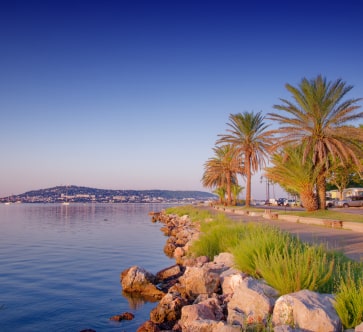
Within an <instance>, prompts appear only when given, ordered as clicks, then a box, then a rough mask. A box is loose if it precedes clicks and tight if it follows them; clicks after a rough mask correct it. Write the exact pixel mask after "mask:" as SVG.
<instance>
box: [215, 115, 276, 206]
mask: <svg viewBox="0 0 363 332" xmlns="http://www.w3.org/2000/svg"><path fill="white" fill-rule="evenodd" d="M229 120H230V122H229V123H227V125H228V127H229V128H228V129H227V134H223V135H218V136H220V137H221V138H220V139H219V140H218V141H217V143H228V144H232V146H234V147H235V149H236V151H237V153H239V154H240V155H242V157H243V161H244V165H243V169H244V173H245V175H246V206H250V204H251V178H252V174H253V173H254V172H256V171H257V170H259V169H261V168H262V167H264V166H265V164H266V159H267V158H268V150H269V148H270V144H271V139H272V136H271V135H270V134H267V131H266V129H267V127H268V125H265V123H264V117H263V116H262V114H261V112H258V113H256V114H255V113H254V112H243V113H237V114H230V116H229Z"/></svg>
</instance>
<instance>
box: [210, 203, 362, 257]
mask: <svg viewBox="0 0 363 332" xmlns="http://www.w3.org/2000/svg"><path fill="white" fill-rule="evenodd" d="M203 208H205V209H208V210H210V211H211V212H212V213H224V214H226V215H227V216H228V218H230V219H232V220H235V221H239V222H256V223H263V224H268V225H272V226H276V227H278V228H280V229H281V230H283V231H286V232H289V233H290V234H292V235H295V236H297V237H298V238H299V239H300V240H302V241H304V242H307V243H310V244H324V245H326V247H327V248H328V249H331V250H337V251H340V252H343V253H344V254H345V255H346V256H347V257H349V258H351V259H353V260H355V261H359V262H363V232H356V231H352V230H346V229H336V228H328V227H324V226H321V225H315V224H303V223H296V222H288V221H283V220H279V219H266V218H263V217H262V216H249V215H238V214H236V213H233V212H231V211H228V210H227V211H223V210H220V209H218V210H217V209H215V208H213V207H209V206H208V207H207V206H206V207H203ZM276 212H278V211H276Z"/></svg>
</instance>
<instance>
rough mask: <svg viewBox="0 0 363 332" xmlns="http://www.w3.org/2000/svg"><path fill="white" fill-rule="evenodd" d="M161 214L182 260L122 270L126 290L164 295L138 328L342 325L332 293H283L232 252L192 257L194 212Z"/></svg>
mask: <svg viewBox="0 0 363 332" xmlns="http://www.w3.org/2000/svg"><path fill="white" fill-rule="evenodd" d="M158 219H159V220H160V221H161V222H162V223H163V224H164V226H163V227H162V230H163V231H164V233H165V234H167V235H168V240H167V243H166V245H165V248H164V251H165V252H166V253H167V254H168V255H169V256H172V257H174V258H175V260H176V265H174V266H171V267H169V268H166V269H164V270H162V271H160V272H158V273H157V275H155V276H154V275H152V274H151V273H149V272H147V271H145V270H144V269H142V268H140V267H137V266H133V267H131V268H129V269H127V270H125V271H123V272H122V274H121V283H122V287H123V291H124V292H136V293H138V294H140V295H143V296H146V297H153V298H156V299H160V301H159V303H158V305H157V306H156V307H155V308H154V309H153V310H152V311H151V313H150V320H148V321H147V322H145V323H144V324H142V325H141V326H140V327H139V329H138V330H137V331H138V332H152V331H155V332H156V331H174V332H177V331H187V332H193V331H198V332H204V331H205V332H234V331H236V332H237V331H241V330H246V329H248V330H251V331H252V330H254V328H256V329H257V330H268V331H276V332H280V331H296V332H298V331H305V332H306V331H316V332H320V331H321V332H326V331H331V332H333V331H342V324H341V321H340V319H339V317H338V315H337V313H336V311H335V309H334V307H333V303H334V298H333V296H332V295H330V294H319V293H315V292H312V291H308V290H303V291H300V292H297V293H293V294H288V295H284V296H279V294H278V292H277V291H276V290H275V289H274V288H272V287H270V286H269V285H267V284H266V283H265V282H264V281H261V280H256V279H254V278H252V277H250V276H248V275H247V274H245V273H243V272H240V271H238V270H236V269H235V268H234V263H233V256H232V255H231V254H229V253H222V254H220V255H218V256H216V257H214V260H213V261H209V259H208V258H207V257H197V258H190V257H187V256H186V254H187V252H188V248H189V246H190V244H191V242H192V241H193V240H194V239H196V238H197V237H198V235H199V227H198V225H197V224H195V223H192V222H191V221H190V219H189V218H188V216H183V217H178V216H175V215H166V214H165V213H161V214H160V215H159V216H158Z"/></svg>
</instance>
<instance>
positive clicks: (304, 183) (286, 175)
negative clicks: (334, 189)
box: [265, 146, 320, 211]
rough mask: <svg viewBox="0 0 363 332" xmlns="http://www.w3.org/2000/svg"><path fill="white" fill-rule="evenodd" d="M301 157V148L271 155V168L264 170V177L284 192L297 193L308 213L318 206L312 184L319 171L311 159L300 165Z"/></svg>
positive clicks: (292, 148) (290, 148) (293, 148)
mask: <svg viewBox="0 0 363 332" xmlns="http://www.w3.org/2000/svg"><path fill="white" fill-rule="evenodd" d="M302 155H303V148H302V147H301V146H300V147H298V148H295V147H292V146H290V147H286V148H285V149H284V150H283V151H279V152H278V153H275V154H273V155H272V158H271V163H272V165H273V166H271V167H267V168H265V172H266V173H265V176H266V177H267V178H268V179H270V180H272V181H274V182H277V183H278V184H279V185H280V186H281V187H282V188H284V189H285V190H286V191H289V192H297V193H298V194H299V196H300V199H301V203H302V205H303V206H304V207H305V208H306V209H307V210H308V211H313V210H316V209H317V206H318V204H317V199H316V195H315V193H314V189H315V188H314V184H315V182H316V179H317V177H318V175H319V173H320V170H319V169H318V168H316V167H314V165H313V163H312V161H311V159H309V160H307V161H306V162H305V164H302V163H301V159H302Z"/></svg>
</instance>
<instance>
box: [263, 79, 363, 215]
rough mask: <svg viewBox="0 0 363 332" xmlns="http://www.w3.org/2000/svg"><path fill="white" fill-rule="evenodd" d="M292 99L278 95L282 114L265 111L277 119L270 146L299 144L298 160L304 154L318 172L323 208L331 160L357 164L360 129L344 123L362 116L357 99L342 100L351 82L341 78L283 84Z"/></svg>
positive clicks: (320, 205)
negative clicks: (301, 151)
mask: <svg viewBox="0 0 363 332" xmlns="http://www.w3.org/2000/svg"><path fill="white" fill-rule="evenodd" d="M286 89H287V90H288V91H289V92H290V93H291V95H292V97H293V99H294V102H291V101H288V100H286V99H280V100H281V101H282V104H281V105H274V108H275V109H276V110H278V111H283V112H285V114H281V113H280V112H279V113H269V114H268V116H269V119H271V120H274V121H276V122H278V123H279V125H280V128H279V129H277V130H273V131H271V134H277V135H278V137H277V138H276V141H275V145H274V148H275V149H276V148H278V147H281V146H286V145H293V146H295V147H296V146H299V145H302V146H303V156H302V162H303V163H305V162H306V161H307V159H308V158H311V162H312V163H313V165H314V167H319V169H320V174H319V176H318V178H317V179H316V187H317V192H318V198H319V207H320V209H325V196H326V176H327V170H329V168H330V162H331V161H332V160H339V161H340V162H341V163H342V164H343V165H345V164H346V163H347V162H350V161H352V162H353V163H354V164H356V165H359V158H361V157H362V155H363V150H362V148H361V143H362V142H363V131H362V130H360V129H359V128H354V127H350V126H348V123H350V122H352V121H356V120H359V119H361V118H363V112H357V109H358V108H359V107H360V106H358V105H357V102H358V101H360V100H361V99H347V100H343V98H344V97H345V96H346V94H347V93H348V92H349V91H350V90H351V89H352V86H350V85H346V83H345V82H343V81H342V80H341V79H338V80H336V81H334V82H327V81H326V79H325V78H323V77H322V76H321V75H318V76H317V77H316V78H315V79H312V80H308V79H306V78H303V79H302V81H301V83H300V84H299V86H298V87H294V86H292V85H290V84H286Z"/></svg>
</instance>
